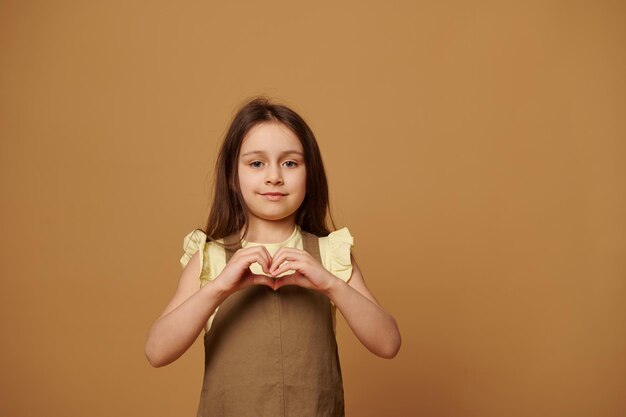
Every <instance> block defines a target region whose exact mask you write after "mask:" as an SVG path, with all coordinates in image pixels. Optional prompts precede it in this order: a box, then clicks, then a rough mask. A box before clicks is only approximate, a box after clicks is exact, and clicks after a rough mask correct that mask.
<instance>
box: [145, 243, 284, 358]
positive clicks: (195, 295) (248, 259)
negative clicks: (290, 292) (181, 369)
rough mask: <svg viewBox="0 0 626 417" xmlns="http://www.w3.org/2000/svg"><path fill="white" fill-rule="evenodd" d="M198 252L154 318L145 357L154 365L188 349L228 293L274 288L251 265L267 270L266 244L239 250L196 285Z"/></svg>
mask: <svg viewBox="0 0 626 417" xmlns="http://www.w3.org/2000/svg"><path fill="white" fill-rule="evenodd" d="M199 257H200V255H199V253H198V252H196V253H195V254H194V255H193V256H192V257H191V259H190V260H189V262H188V263H187V266H186V267H185V269H184V270H183V274H182V275H181V277H180V281H179V283H178V288H177V290H176V293H175V294H174V297H173V298H172V300H171V301H170V303H169V304H168V305H167V307H166V308H165V311H163V313H162V314H161V316H160V317H159V318H158V319H157V320H156V321H155V323H154V324H153V325H152V328H151V329H150V332H149V333H148V340H147V341H146V347H145V351H146V357H147V358H148V362H150V364H151V365H152V366H154V367H161V366H164V365H168V364H170V363H172V362H174V361H175V360H176V359H178V358H179V357H181V356H182V354H183V353H185V352H186V351H187V349H189V347H190V346H191V345H192V344H193V342H194V341H195V340H196V338H197V337H198V334H199V333H200V332H201V331H202V328H203V327H204V325H205V323H206V322H207V320H208V319H209V317H211V314H213V312H214V311H215V309H216V308H217V307H218V306H219V305H220V304H221V303H222V302H223V301H224V300H225V299H226V298H228V296H229V295H231V294H233V293H235V292H236V291H239V290H242V289H244V288H247V287H249V286H251V285H267V286H269V287H271V288H274V283H273V281H272V279H271V278H269V277H267V276H265V275H255V274H253V273H252V272H251V271H250V269H249V268H250V265H251V264H252V263H254V262H258V263H259V264H260V265H262V267H263V270H264V271H265V272H267V271H268V270H269V266H270V255H269V253H268V252H267V249H265V247H262V246H261V247H254V248H247V249H240V250H238V251H237V252H236V253H235V254H234V255H233V257H232V258H231V260H230V261H229V262H228V264H227V265H226V266H225V267H224V269H223V270H222V272H221V273H220V274H219V275H218V276H217V277H215V279H214V280H212V281H209V282H208V283H207V284H206V285H204V286H203V287H202V288H198V284H199V282H198V276H199V275H200V259H199Z"/></svg>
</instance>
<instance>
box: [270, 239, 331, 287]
mask: <svg viewBox="0 0 626 417" xmlns="http://www.w3.org/2000/svg"><path fill="white" fill-rule="evenodd" d="M286 271H294V273H293V274H290V275H285V276H283V277H280V278H277V279H276V280H275V281H274V289H275V290H277V289H279V288H281V287H284V286H285V285H298V286H300V287H303V288H308V289H311V290H315V291H319V292H321V293H324V294H328V293H329V292H330V289H331V287H332V286H333V284H334V283H336V282H337V280H338V279H339V278H337V277H336V276H334V275H333V274H331V273H330V272H328V270H326V268H324V267H323V266H322V264H320V263H319V262H318V261H317V260H316V259H315V258H313V257H312V256H311V254H309V253H308V252H306V251H303V250H300V249H294V248H285V247H282V248H280V249H278V251H276V253H275V254H274V259H273V260H272V263H271V266H270V274H271V275H272V276H274V277H276V276H278V275H280V274H282V273H283V272H286Z"/></svg>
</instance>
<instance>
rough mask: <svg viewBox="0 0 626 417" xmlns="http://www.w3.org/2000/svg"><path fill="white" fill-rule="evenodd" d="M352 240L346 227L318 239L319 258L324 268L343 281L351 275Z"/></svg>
mask: <svg viewBox="0 0 626 417" xmlns="http://www.w3.org/2000/svg"><path fill="white" fill-rule="evenodd" d="M353 245H354V238H353V236H352V234H351V233H350V230H349V229H348V228H347V227H344V228H341V229H339V230H335V231H334V232H331V233H330V234H328V236H322V237H320V238H319V246H320V257H321V258H322V263H323V265H324V267H325V268H326V269H327V270H329V271H330V272H331V273H332V274H333V275H335V276H336V277H338V278H340V279H341V280H343V281H348V280H349V279H350V276H351V275H352V262H351V258H350V254H351V252H352V246H353Z"/></svg>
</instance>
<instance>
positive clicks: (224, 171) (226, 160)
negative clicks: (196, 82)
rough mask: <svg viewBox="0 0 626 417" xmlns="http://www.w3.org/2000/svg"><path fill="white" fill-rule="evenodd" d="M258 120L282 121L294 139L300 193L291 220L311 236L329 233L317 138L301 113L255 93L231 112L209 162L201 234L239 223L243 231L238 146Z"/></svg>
mask: <svg viewBox="0 0 626 417" xmlns="http://www.w3.org/2000/svg"><path fill="white" fill-rule="evenodd" d="M263 122H278V123H282V124H283V125H285V126H286V127H288V128H289V129H291V131H292V132H293V133H294V134H295V135H296V136H297V137H298V139H300V143H301V144H302V148H303V150H304V165H305V167H306V195H305V197H304V201H303V202H302V204H301V205H300V207H299V208H298V211H297V213H296V224H297V225H298V226H300V228H301V229H302V230H304V231H306V232H309V233H312V234H314V235H316V236H326V235H327V234H329V233H330V231H329V229H328V227H327V224H326V219H327V216H328V219H329V220H330V222H331V224H332V226H333V228H334V227H335V224H334V221H333V218H332V214H331V213H330V207H329V202H328V183H327V181H326V172H325V171H324V164H323V162H322V155H321V154H320V150H319V147H318V145H317V141H316V140H315V135H313V131H312V130H311V129H310V128H309V126H308V125H307V124H306V122H305V121H304V119H302V117H300V116H299V115H298V114H297V113H296V112H295V111H293V110H292V109H290V108H289V107H287V106H285V105H281V104H275V103H272V102H270V100H269V99H268V98H265V97H256V98H254V99H252V100H250V101H248V102H247V103H246V104H245V105H243V107H241V108H240V109H239V111H238V112H237V113H236V114H235V117H234V118H233V120H232V122H231V124H230V127H229V128H228V132H227V133H226V136H225V137H224V142H223V143H222V146H221V148H220V152H219V155H218V157H217V162H216V164H215V182H214V192H213V204H212V205H211V212H210V214H209V219H208V221H207V225H206V234H207V240H213V241H215V240H217V239H222V238H224V237H226V236H229V235H232V234H234V233H237V232H239V231H240V230H242V229H243V235H242V237H241V239H243V238H244V237H245V236H246V234H247V232H248V221H247V220H248V214H247V209H246V205H245V202H244V200H243V196H242V194H241V190H240V188H239V176H238V169H237V165H238V160H239V150H240V149H241V143H242V142H243V139H244V137H245V136H246V134H247V133H248V132H249V131H250V129H252V127H254V126H255V125H257V124H259V123H263Z"/></svg>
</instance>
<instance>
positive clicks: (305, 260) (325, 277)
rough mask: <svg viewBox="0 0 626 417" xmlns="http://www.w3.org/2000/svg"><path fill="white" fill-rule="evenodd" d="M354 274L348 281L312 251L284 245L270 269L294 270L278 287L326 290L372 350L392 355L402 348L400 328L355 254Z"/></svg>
mask: <svg viewBox="0 0 626 417" xmlns="http://www.w3.org/2000/svg"><path fill="white" fill-rule="evenodd" d="M351 262H352V275H351V277H350V279H349V280H348V282H344V281H343V280H341V279H339V278H337V277H336V276H334V275H333V274H332V273H330V272H329V271H327V270H326V269H325V268H324V267H323V266H322V265H321V264H320V263H319V262H317V261H316V260H315V259H314V258H313V257H312V256H311V255H310V254H309V253H307V252H305V251H303V250H299V249H292V248H280V249H278V251H276V253H275V254H274V259H273V262H272V266H271V267H270V273H272V275H273V276H278V275H280V274H282V273H283V272H285V271H289V270H293V271H295V273H294V274H291V275H286V276H283V277H281V278H279V279H277V280H276V282H275V283H274V289H275V290H276V289H278V288H281V287H283V286H285V285H299V286H301V287H304V288H309V289H312V290H315V291H319V292H321V293H322V294H325V295H326V296H327V297H328V298H330V300H331V301H332V302H333V303H335V306H337V308H339V311H341V314H343V316H344V317H345V319H346V321H347V322H348V325H349V326H350V328H351V329H352V332H354V334H355V336H356V337H357V338H358V339H359V341H360V342H361V343H362V344H363V345H364V346H365V347H366V348H367V349H369V351H370V352H372V353H373V354H375V355H378V356H380V357H383V358H387V359H391V358H393V357H395V356H396V355H397V354H398V351H399V350H400V344H401V339H400V331H399V330H398V325H397V324H396V321H395V320H394V318H393V317H392V316H391V315H390V314H389V313H387V312H386V311H385V310H384V309H383V308H382V307H381V306H380V304H378V301H376V299H375V298H374V296H373V295H372V293H371V292H370V291H369V289H368V288H367V287H366V286H365V281H364V280H363V275H362V274H361V270H360V269H359V266H358V265H357V263H356V261H355V260H354V257H353V256H352V255H351Z"/></svg>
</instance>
